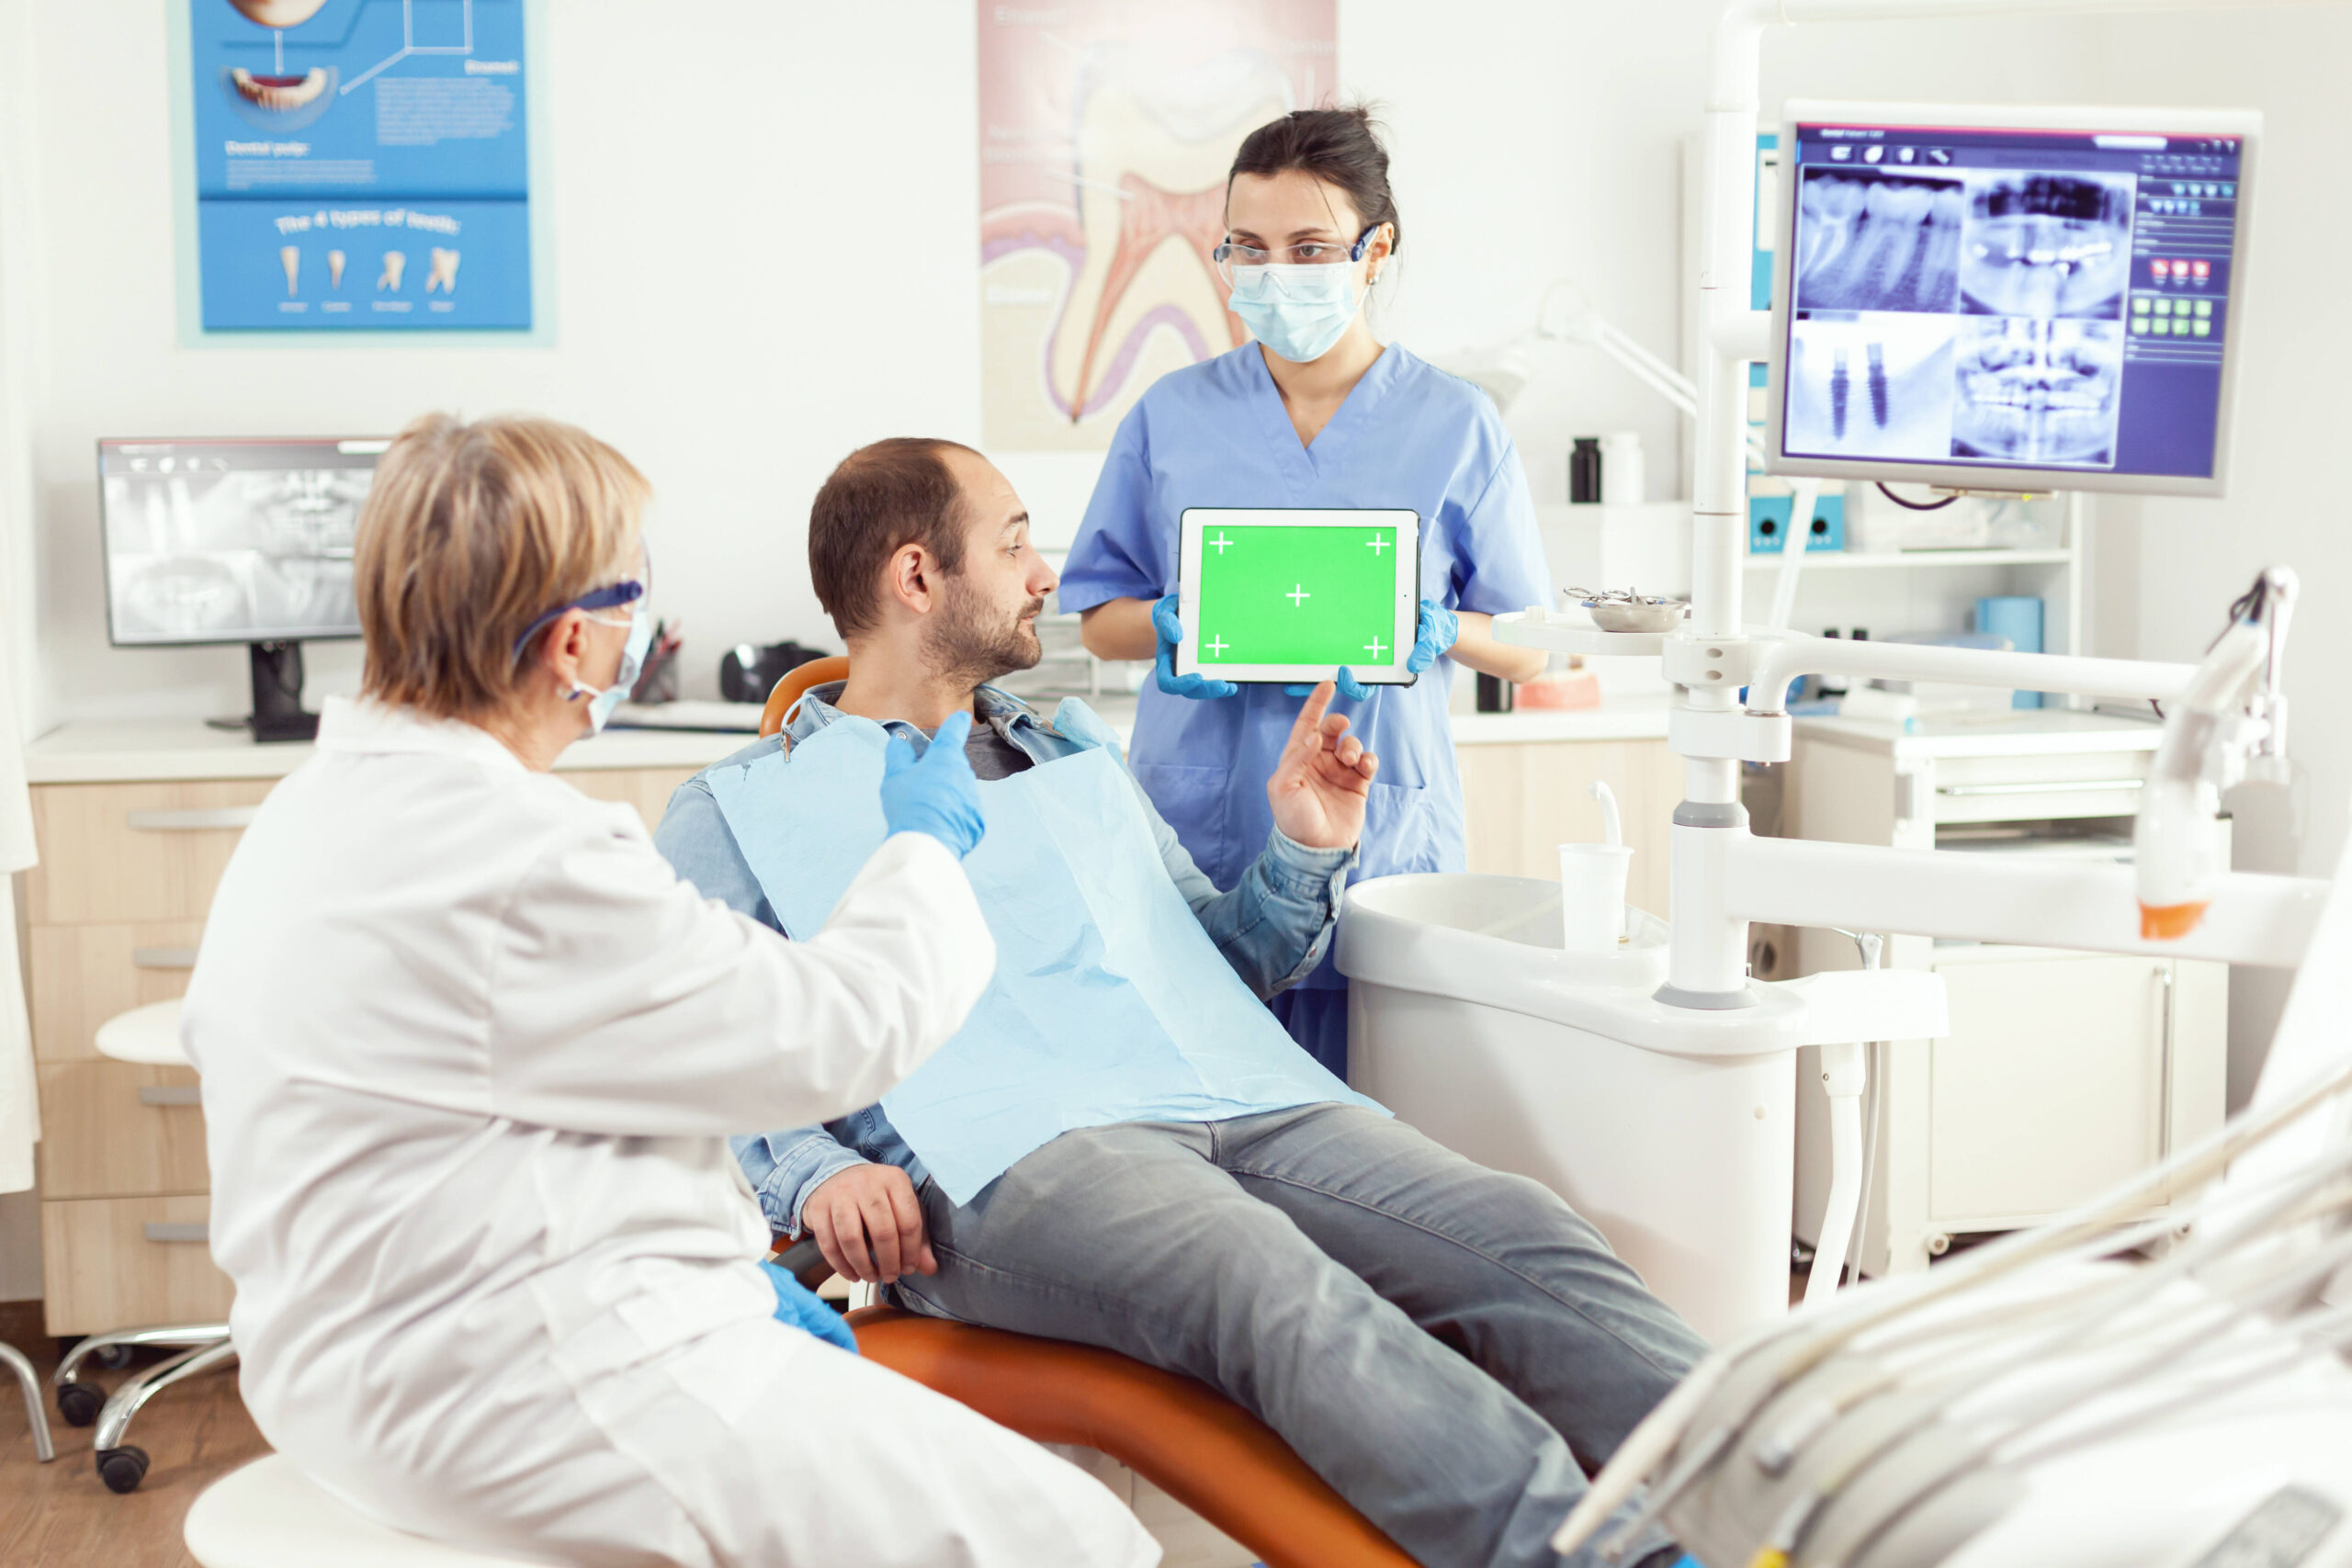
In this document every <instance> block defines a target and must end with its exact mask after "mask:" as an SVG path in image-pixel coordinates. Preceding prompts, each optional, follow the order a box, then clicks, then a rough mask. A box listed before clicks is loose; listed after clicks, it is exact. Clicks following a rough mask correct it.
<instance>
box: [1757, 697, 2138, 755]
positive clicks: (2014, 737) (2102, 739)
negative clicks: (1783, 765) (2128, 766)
mask: <svg viewBox="0 0 2352 1568" xmlns="http://www.w3.org/2000/svg"><path fill="white" fill-rule="evenodd" d="M1796 732H1797V734H1798V735H1799V736H1800V737H1802V738H1803V739H1807V740H1826V741H1827V742H1829V743H1830V744H1832V745H1836V746H1850V747H1853V748H1856V749H1857V750H1866V751H1889V752H1892V753H1894V755H1895V756H1897V757H1903V758H1913V757H1918V758H1926V757H2050V756H2064V755H2067V754H2070V753H2084V752H2093V751H2153V750H2155V749H2156V743H2157V742H2158V741H2159V740H2161V739H2163V738H2164V732H2165V731H2164V726H2163V725H2161V724H2158V723H2156V722H2155V720H2154V717H2149V718H2145V719H2139V718H2125V717H2123V716H2120V715H2118V714H2104V713H2076V712H2073V711H2071V710H2067V709H2060V708H2011V709H2007V710H2001V709H1988V710H1985V711H1981V712H1976V713H1955V714H1927V715H1922V716H1920V717H1919V718H1917V719H1916V720H1913V721H1911V724H1910V726H1909V728H1905V724H1904V722H1903V721H1902V720H1899V719H1889V718H1830V717H1818V718H1800V719H1798V720H1797V721H1796Z"/></svg>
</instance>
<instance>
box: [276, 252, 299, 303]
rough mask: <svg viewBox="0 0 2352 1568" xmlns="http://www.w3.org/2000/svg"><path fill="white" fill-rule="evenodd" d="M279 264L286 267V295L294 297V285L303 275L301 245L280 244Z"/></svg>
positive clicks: (289, 297) (290, 297)
mask: <svg viewBox="0 0 2352 1568" xmlns="http://www.w3.org/2000/svg"><path fill="white" fill-rule="evenodd" d="M277 265H280V266H282V267H284V268H285V269H286V297H287V298H288V299H292V298H294V286H295V283H296V281H297V280H298V279H299V278H300V277H301V276H302V250H301V247H300V246H299V245H280V246H279V247H278V249H277Z"/></svg>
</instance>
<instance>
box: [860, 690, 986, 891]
mask: <svg viewBox="0 0 2352 1568" xmlns="http://www.w3.org/2000/svg"><path fill="white" fill-rule="evenodd" d="M971 733H972V716H971V715H970V714H968V713H952V714H949V715H948V716H947V722H945V723H944V724H942V725H941V726H940V727H939V733H938V734H936V735H934V736H933V737H932V738H931V750H928V751H925V752H924V753H923V754H922V759H921V760H920V761H918V760H917V759H916V757H915V748H914V742H912V741H910V740H909V739H907V738H906V737H905V736H903V735H894V736H892V737H891V738H890V749H889V750H888V751H885V752H884V753H883V754H882V820H883V821H884V822H885V823H887V824H888V826H889V829H890V831H891V832H893V833H906V832H915V833H929V834H930V835H931V836H932V837H933V838H934V839H937V840H939V841H940V842H941V843H943V844H945V845H946V846H947V847H948V848H949V849H951V850H954V851H955V852H956V854H957V856H958V857H961V856H964V855H967V854H970V853H971V852H972V848H973V846H974V845H976V844H978V842H979V841H980V835H981V834H982V833H984V832H986V831H987V830H988V824H987V823H986V822H985V821H984V820H983V819H982V818H981V816H980V787H979V784H980V782H979V780H978V779H977V778H974V777H973V776H972V763H971V760H970V759H969V758H967V757H966V756H965V755H964V742H965V740H966V739H968V738H969V737H970V735H971Z"/></svg>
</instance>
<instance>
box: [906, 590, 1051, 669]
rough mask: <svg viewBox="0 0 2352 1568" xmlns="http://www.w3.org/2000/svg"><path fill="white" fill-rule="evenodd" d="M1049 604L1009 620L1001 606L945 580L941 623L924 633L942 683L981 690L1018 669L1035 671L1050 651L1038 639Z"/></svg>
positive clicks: (1038, 603)
mask: <svg viewBox="0 0 2352 1568" xmlns="http://www.w3.org/2000/svg"><path fill="white" fill-rule="evenodd" d="M1045 607H1046V602H1045V601H1044V600H1043V599H1036V600H1032V601H1031V602H1030V603H1029V604H1026V605H1023V607H1022V615H1023V617H1024V618H1021V619H1014V620H1011V621H1008V620H1007V619H1006V617H1005V612H1004V611H1003V610H1002V609H1001V608H1000V607H999V606H996V605H993V604H988V603H986V602H984V601H983V600H982V599H981V598H980V596H979V595H978V594H977V593H975V592H972V591H971V590H970V589H969V588H968V587H967V586H966V585H965V583H964V581H963V580H962V579H961V578H959V577H956V576H955V575H953V574H951V575H949V576H948V578H947V579H946V581H945V583H944V592H943V602H942V603H941V604H940V607H939V615H938V618H937V619H935V620H933V622H932V624H931V625H930V626H926V627H925V628H924V629H923V637H922V650H923V657H924V659H925V660H928V661H929V663H930V665H931V667H932V671H933V673H934V674H936V675H937V676H938V678H939V679H940V680H942V681H945V682H953V683H954V684H956V685H958V686H978V685H979V684H981V683H982V682H988V681H993V680H995V679H996V678H997V677H998V676H1000V675H1005V674H1010V673H1011V672H1012V671H1015V670H1029V669H1034V668H1035V666H1036V663H1037V661H1038V660H1041V659H1043V658H1044V657H1045V656H1046V650H1045V648H1044V646H1043V645H1042V644H1040V643H1039V642H1038V640H1037V623H1036V621H1035V619H1034V617H1035V615H1036V614H1037V612H1039V611H1041V610H1043V609H1044V608H1045Z"/></svg>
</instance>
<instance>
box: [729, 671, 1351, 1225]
mask: <svg viewBox="0 0 2352 1568" xmlns="http://www.w3.org/2000/svg"><path fill="white" fill-rule="evenodd" d="M1055 721H1056V727H1057V728H1059V729H1060V730H1061V731H1062V732H1063V733H1064V734H1066V735H1069V736H1070V737H1072V738H1073V739H1078V740H1080V742H1081V743H1084V744H1086V745H1087V747H1088V749H1087V750H1083V751H1080V752H1077V753H1075V754H1073V755H1071V756H1068V757H1061V758H1057V759H1056V760H1055V761H1049V762H1039V763H1037V764H1036V765H1035V766H1034V767H1032V768H1030V769H1028V770H1027V771H1026V772H1023V773H1015V774H1014V775H1012V777H1010V778H1005V779H997V780H992V781H989V782H986V783H983V784H980V786H979V794H980V806H981V812H982V815H983V816H984V817H985V818H987V822H988V833H987V836H986V837H985V838H983V839H982V840H980V844H979V847H978V849H976V850H974V851H973V852H971V854H969V855H968V856H967V857H966V858H965V861H964V870H965V874H967V876H969V877H970V879H971V883H972V888H973V891H974V892H975V893H976V894H978V897H979V903H980V908H981V911H982V912H983V913H984V914H985V915H986V916H987V918H988V922H989V931H990V933H991V934H992V935H993V936H994V937H995V939H996V945H997V969H996V977H995V979H994V980H993V981H991V982H990V983H989V988H988V991H987V993H986V994H985V995H983V996H982V997H981V998H980V1000H979V1003H978V1006H976V1007H974V1008H973V1010H972V1013H971V1016H970V1018H968V1019H967V1021H965V1024H964V1027H963V1028H962V1029H960V1030H958V1031H957V1032H956V1035H955V1036H954V1037H953V1038H952V1039H950V1040H949V1041H948V1043H946V1044H945V1045H944V1046H942V1047H941V1048H940V1050H939V1052H938V1054H937V1055H933V1057H932V1058H931V1060H929V1061H928V1062H925V1063H924V1064H923V1065H922V1066H921V1067H920V1068H918V1069H916V1071H915V1073H914V1075H913V1076H912V1077H909V1078H908V1079H907V1080H906V1081H905V1082H904V1083H902V1084H900V1085H899V1087H898V1088H896V1089H892V1090H891V1091H890V1092H889V1093H888V1094H886V1095H884V1096H883V1097H882V1109H883V1111H885V1112H886V1113H887V1114H888V1116H889V1118H890V1121H891V1123H892V1124H893V1125H894V1126H896V1127H897V1128H898V1130H899V1135H900V1136H901V1137H903V1138H905V1139H906V1141H907V1145H908V1147H910V1148H911V1149H913V1150H914V1152H915V1153H916V1155H918V1156H921V1158H922V1162H923V1164H924V1165H925V1166H926V1167H928V1168H930V1171H931V1174H932V1176H933V1179H935V1180H936V1181H938V1183H939V1185H940V1187H941V1188H942V1189H943V1190H944V1191H945V1192H946V1194H947V1195H948V1197H950V1198H951V1199H953V1200H954V1201H956V1202H957V1203H958V1204H962V1203H968V1202H970V1201H972V1199H973V1198H975V1197H977V1196H978V1194H979V1191H980V1190H981V1189H982V1188H984V1187H986V1186H987V1185H988V1184H989V1182H991V1181H993V1180H995V1179H997V1178H998V1177H999V1176H1001V1175H1002V1174H1003V1173H1004V1172H1005V1171H1006V1170H1007V1169H1008V1168H1011V1166H1012V1163H1013V1162H1014V1161H1016V1160H1018V1159H1020V1158H1021V1157H1022V1156H1023V1155H1026V1154H1028V1153H1030V1152H1031V1151H1032V1150H1034V1149H1037V1148H1041V1147H1043V1146H1044V1145H1046V1144H1047V1143H1049V1142H1051V1141H1052V1140H1053V1139H1054V1138H1056V1137H1057V1136H1059V1135H1060V1134H1063V1133H1067V1132H1070V1131H1072V1130H1074V1129H1077V1128H1080V1127H1103V1126H1109V1125H1113V1124H1114V1123H1119V1122H1221V1121H1227V1120H1230V1119H1232V1118H1234V1117H1237V1116H1248V1115H1253V1114H1256V1113H1258V1112H1261V1111H1283V1110H1287V1109H1289V1108H1291V1107H1293V1106H1299V1105H1312V1104H1317V1103H1319V1102H1323V1101H1329V1100H1338V1101H1342V1102H1345V1103H1348V1104H1353V1105H1363V1106H1366V1107H1368V1108H1370V1109H1373V1110H1375V1111H1377V1110H1380V1107H1378V1106H1377V1105H1374V1103H1373V1102H1372V1101H1371V1100H1366V1099H1365V1098H1364V1097H1363V1096H1362V1095H1359V1094H1356V1093H1354V1092H1353V1091H1352V1090H1351V1089H1348V1088H1347V1086H1346V1085H1344V1084H1342V1083H1341V1082H1340V1080H1339V1079H1338V1078H1336V1077H1332V1076H1331V1074H1330V1073H1329V1072H1328V1071H1326V1070H1325V1069H1324V1068H1323V1067H1321V1066H1318V1065H1317V1063H1316V1062H1315V1060H1314V1059H1313V1058H1312V1057H1310V1056H1308V1055H1306V1052H1304V1051H1302V1050H1300V1049H1299V1048H1298V1046H1297V1045H1296V1044H1295V1043H1293V1042H1292V1040H1291V1038H1290V1036H1289V1035H1288V1034H1287V1033H1286V1032H1283V1028H1282V1026H1281V1025H1280V1024H1279V1023H1277V1022H1275V1021H1274V1018H1273V1015H1272V1013H1271V1012H1269V1011H1268V1010H1266V1006H1265V1004H1264V1003H1262V1002H1261V1001H1260V1000H1259V999H1258V998H1256V997H1254V996H1252V995H1251V994H1250V989H1249V987H1246V986H1244V985H1243V984H1242V983H1241V980H1240V977H1239V976H1237V975H1235V974H1234V972H1233V969H1232V967H1231V966H1230V965H1229V964H1227V963H1226V961H1225V957H1224V955H1223V954H1222V953H1219V952H1218V951H1217V949H1216V944H1215V943H1214V942H1211V941H1210V940H1209V938H1208V934H1207V933H1206V932H1205V931H1203V930H1202V929H1201V924H1200V921H1199V920H1198V919H1195V918H1194V917H1193V911H1192V908H1191V906H1189V905H1188V904H1186V903H1185V901H1184V897H1183V895H1182V894H1181V893H1179V892H1178V891H1177V890H1176V885H1175V883H1174V882H1172V881H1171V880H1170V878H1169V875H1168V872H1167V868H1166V866H1165V864H1164V863H1162V862H1161V860H1160V858H1159V847H1158V845H1157V844H1156V843H1155V842H1154V841H1153V838H1152V833H1151V828H1150V825H1149V823H1148V821H1147V820H1146V819H1145V818H1144V814H1143V808H1142V806H1141V805H1140V803H1139V802H1138V800H1137V797H1136V786H1135V784H1134V782H1133V781H1132V780H1131V779H1129V778H1128V776H1127V773H1126V770H1125V767H1124V766H1122V765H1121V763H1120V761H1119V759H1118V755H1117V753H1116V752H1115V750H1113V749H1112V748H1111V747H1110V746H1109V745H1107V744H1105V742H1106V741H1107V739H1109V732H1108V731H1107V730H1106V729H1105V728H1103V723H1102V720H1100V719H1099V718H1097V717H1096V716H1094V714H1093V713H1092V712H1091V710H1090V709H1088V708H1086V707H1085V705H1083V704H1080V703H1076V702H1065V703H1064V704H1063V705H1062V706H1061V708H1060V710H1059V711H1058V712H1057V714H1056V715H1055ZM887 745H888V733H887V732H886V731H885V730H884V729H883V728H882V727H881V726H880V725H878V724H876V723H875V722H873V721H872V720H870V719H864V718H854V717H850V716H842V717H839V718H836V719H835V720H833V722H832V723H831V724H829V725H827V726H826V727H825V728H823V729H820V730H819V731H817V732H816V733H815V734H813V735H811V736H809V738H807V739H804V740H802V741H800V742H799V743H798V744H797V745H795V746H793V747H792V748H791V750H789V751H779V752H775V753H771V754H770V755H767V756H763V757H762V758H760V759H759V760H758V761H753V762H751V763H749V764H747V765H745V766H742V767H736V768H724V769H718V770H714V771H713V772H712V773H710V774H708V775H707V777H708V782H709V784H710V789H711V794H712V795H713V797H714V798H715V799H716V800H717V801H718V808H719V811H720V813H721V814H722V815H723V816H724V817H725V818H726V819H727V826H728V829H729V831H731V832H732V833H733V834H734V836H735V842H736V846H737V847H738V848H739V849H740V850H741V852H742V854H743V858H744V861H745V862H746V863H748V864H749V865H750V867H751V870H752V875H753V876H755V877H756V878H758V880H759V884H760V886H761V889H762V890H763V892H765V893H766V895H767V898H768V904H769V907H770V908H773V909H774V910H775V915H776V919H777V920H778V921H779V922H780V923H781V924H782V925H783V927H784V929H785V931H786V932H787V933H789V934H790V935H791V937H792V938H793V940H794V941H796V942H806V941H809V940H810V939H811V938H813V937H815V936H816V935H817V933H818V932H819V931H821V930H823V929H824V925H825V922H826V920H827V919H830V918H831V915H832V912H833V908H834V906H835V905H837V904H838V903H839V902H840V901H841V897H842V893H843V892H844V891H845V890H846V889H847V888H848V886H849V885H850V883H851V881H852V880H853V879H854V877H855V876H856V875H857V874H858V872H859V871H860V870H861V869H863V868H864V866H865V861H866V858H867V857H868V856H869V855H871V854H872V853H873V852H875V851H876V849H878V848H879V847H880V846H881V843H882V840H883V839H884V838H885V836H886V829H885V828H884V824H883V818H882V806H881V799H880V795H879V794H878V793H877V791H878V788H879V785H880V783H881V778H882V755H883V750H884V748H885V747H886V746H887ZM1383 1114H1385V1111H1384V1112H1383Z"/></svg>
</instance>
